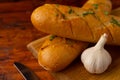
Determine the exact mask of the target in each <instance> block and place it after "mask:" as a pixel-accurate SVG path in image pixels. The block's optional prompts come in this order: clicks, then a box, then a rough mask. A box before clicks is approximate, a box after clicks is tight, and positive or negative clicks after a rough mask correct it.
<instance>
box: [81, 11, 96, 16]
mask: <svg viewBox="0 0 120 80" xmlns="http://www.w3.org/2000/svg"><path fill="white" fill-rule="evenodd" d="M88 14H95V13H94V12H93V11H86V12H84V13H83V14H82V15H83V16H86V15H88Z"/></svg>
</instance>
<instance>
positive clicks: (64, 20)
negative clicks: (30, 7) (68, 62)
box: [31, 0, 120, 45]
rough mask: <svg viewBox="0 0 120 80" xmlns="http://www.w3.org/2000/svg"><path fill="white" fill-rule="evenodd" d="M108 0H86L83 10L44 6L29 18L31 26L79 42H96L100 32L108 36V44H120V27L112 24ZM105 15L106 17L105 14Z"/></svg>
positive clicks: (119, 19)
mask: <svg viewBox="0 0 120 80" xmlns="http://www.w3.org/2000/svg"><path fill="white" fill-rule="evenodd" d="M111 8H112V6H111V2H110V0H89V1H88V2H86V3H85V5H84V6H83V7H82V8H79V7H73V6H65V5H56V4H45V5H43V6H40V7H38V8H37V9H35V10H34V11H33V13H32V15H31V21H32V23H33V25H34V26H35V27H36V28H37V29H38V30H40V31H42V32H45V33H48V34H55V35H57V36H61V37H65V38H70V39H75V40H79V41H86V42H93V43H96V42H97V41H98V39H99V38H100V36H101V35H102V34H103V33H107V34H108V41H107V44H113V45H120V38H118V37H117V36H120V33H119V32H120V25H117V24H114V23H111V20H112V18H114V19H115V20H116V21H117V22H118V24H120V18H119V17H116V16H113V15H110V12H111ZM105 12H107V13H108V14H105Z"/></svg>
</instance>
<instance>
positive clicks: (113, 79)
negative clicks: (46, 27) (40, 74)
mask: <svg viewBox="0 0 120 80" xmlns="http://www.w3.org/2000/svg"><path fill="white" fill-rule="evenodd" d="M46 38H48V36H47V37H43V38H41V39H38V40H36V41H33V42H31V43H30V44H28V45H27V47H28V49H29V50H30V51H32V53H33V55H34V56H35V57H36V58H37V54H38V50H39V47H40V46H41V44H42V43H43V41H44V40H45V39H46ZM38 44H39V45H38ZM105 48H106V49H107V50H108V51H109V52H110V54H111V56H112V58H113V61H112V64H111V65H110V67H109V68H108V70H107V71H106V72H104V73H102V74H99V75H96V74H90V73H88V72H87V71H86V70H85V68H84V66H83V64H82V63H81V61H80V58H79V57H80V56H79V57H78V58H77V59H76V60H75V61H74V62H73V63H72V64H71V65H69V66H68V67H67V68H66V69H64V70H63V71H60V72H56V73H55V72H50V73H51V74H52V75H53V76H54V78H55V79H56V80H119V79H120V47H119V46H105Z"/></svg>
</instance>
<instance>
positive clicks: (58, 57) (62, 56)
mask: <svg viewBox="0 0 120 80" xmlns="http://www.w3.org/2000/svg"><path fill="white" fill-rule="evenodd" d="M87 45H88V43H85V42H80V41H75V40H71V39H67V38H62V37H55V36H54V35H51V36H50V37H49V38H48V39H46V40H45V42H44V43H43V45H42V46H41V48H40V51H39V53H38V62H39V64H40V65H41V66H42V67H43V68H44V69H46V70H49V71H61V70H63V69H65V68H66V67H67V66H68V65H69V64H70V63H71V62H73V60H74V59H75V58H76V57H77V56H78V55H80V53H81V52H82V51H83V50H84V49H85V48H86V47H87Z"/></svg>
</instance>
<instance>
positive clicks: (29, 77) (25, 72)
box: [14, 62, 40, 80]
mask: <svg viewBox="0 0 120 80" xmlns="http://www.w3.org/2000/svg"><path fill="white" fill-rule="evenodd" d="M14 66H15V68H16V69H17V70H18V71H19V73H20V74H21V75H22V76H23V78H24V79H25V80H40V79H39V77H38V76H37V75H36V74H35V73H34V72H33V71H31V70H30V69H29V68H28V67H27V66H25V65H23V64H21V63H19V62H14Z"/></svg>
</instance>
